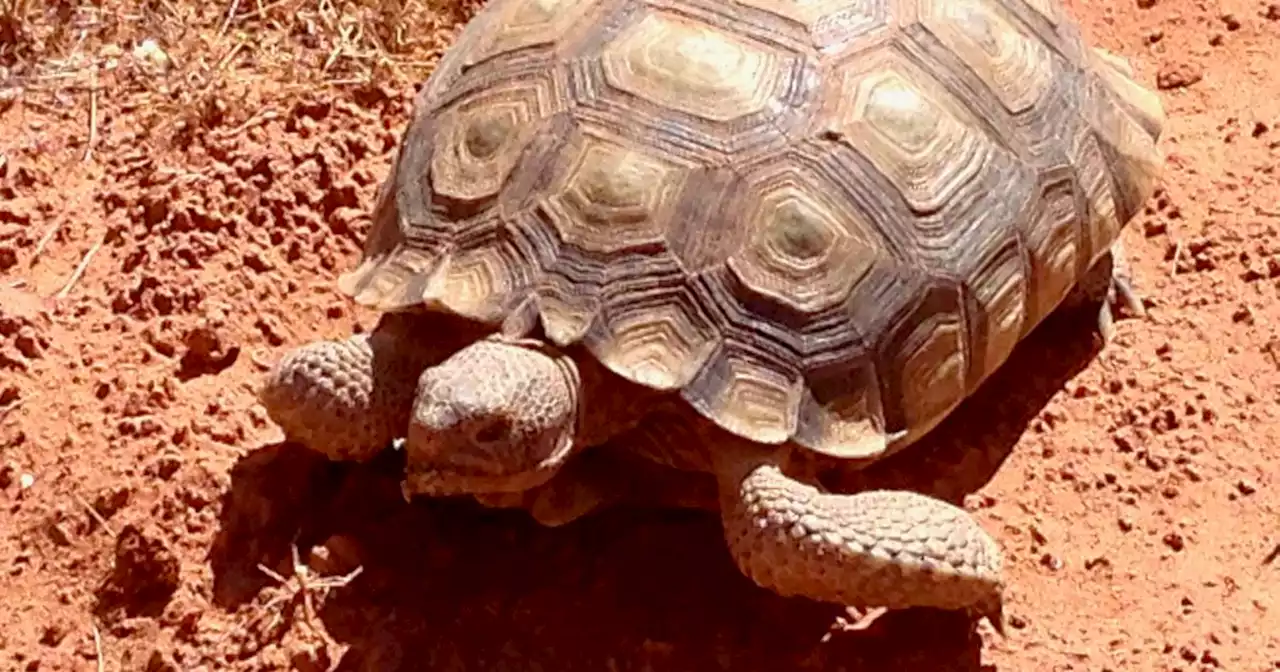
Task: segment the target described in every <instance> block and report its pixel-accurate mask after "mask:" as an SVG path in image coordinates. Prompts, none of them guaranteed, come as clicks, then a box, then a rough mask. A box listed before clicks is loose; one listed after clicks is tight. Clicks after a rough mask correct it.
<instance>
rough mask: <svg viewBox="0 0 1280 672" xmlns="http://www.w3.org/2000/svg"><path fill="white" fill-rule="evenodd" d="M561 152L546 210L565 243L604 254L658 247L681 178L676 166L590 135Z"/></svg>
mask: <svg viewBox="0 0 1280 672" xmlns="http://www.w3.org/2000/svg"><path fill="white" fill-rule="evenodd" d="M562 153H563V155H564V156H565V158H566V161H565V164H566V165H565V166H564V168H563V169H562V170H561V172H560V174H559V176H558V179H557V181H556V183H555V184H553V185H552V187H551V188H550V191H551V192H552V194H551V195H550V196H549V197H547V198H546V199H545V208H546V210H547V213H548V214H549V215H550V217H551V221H552V222H553V223H554V225H555V226H556V228H557V230H558V231H559V233H560V236H561V238H562V239H563V240H564V242H565V243H567V244H569V245H573V246H575V247H577V248H580V249H582V250H587V251H590V252H597V253H602V254H607V253H611V252H618V251H621V250H626V249H631V248H639V247H646V246H648V247H652V246H656V245H661V244H662V240H663V238H664V227H665V224H666V220H667V219H668V214H667V213H668V211H669V210H670V209H671V206H672V204H673V202H674V200H675V198H674V197H675V196H676V195H677V194H678V193H679V190H680V187H681V183H682V180H683V178H684V174H685V171H684V170H682V169H681V167H680V166H678V165H676V164H674V163H672V162H670V161H666V160H663V159H661V158H658V155H657V154H656V153H654V152H648V153H646V152H644V151H642V150H641V149H639V148H636V147H628V146H626V145H623V144H621V143H619V142H615V141H611V140H607V139H604V138H601V137H597V136H591V135H581V136H578V138H577V139H576V141H574V142H571V143H570V144H569V145H568V146H566V147H565V148H564V149H563V150H562Z"/></svg>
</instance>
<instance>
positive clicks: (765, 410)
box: [682, 341, 804, 444]
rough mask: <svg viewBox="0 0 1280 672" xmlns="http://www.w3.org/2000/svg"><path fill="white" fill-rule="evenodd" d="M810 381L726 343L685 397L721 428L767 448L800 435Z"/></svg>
mask: <svg viewBox="0 0 1280 672" xmlns="http://www.w3.org/2000/svg"><path fill="white" fill-rule="evenodd" d="M803 385H804V381H803V380H802V379H801V377H800V376H799V374H797V373H796V372H794V371H787V370H786V367H785V365H783V364H781V363H780V362H772V361H769V359H768V358H766V357H765V356H764V355H763V354H761V353H758V352H755V351H753V350H751V349H748V348H747V347H746V346H745V344H739V343H735V342H733V341H725V342H724V343H721V345H720V347H719V348H717V349H716V351H715V353H714V354H713V355H712V357H711V360H710V361H709V362H708V363H707V364H706V365H705V366H703V367H702V370H701V371H699V372H698V375H697V376H696V377H695V378H694V379H693V380H692V381H691V382H690V383H689V385H687V386H686V387H685V388H684V390H683V391H682V395H683V396H684V398H685V400H686V401H688V402H689V403H690V405H692V406H693V407H694V408H695V409H696V410H697V411H698V412H699V413H701V414H702V415H704V416H706V417H707V418H710V419H711V420H712V421H714V422H715V423H716V424H717V425H719V426H720V427H722V428H724V429H726V430H728V431H730V432H732V433H734V434H737V435H738V436H742V437H745V438H748V439H751V440H754V441H759V442H761V443H774V444H777V443H783V442H785V441H787V440H789V439H790V438H791V437H792V436H794V435H795V430H796V422H797V418H798V415H799V411H800V398H801V394H802V390H803Z"/></svg>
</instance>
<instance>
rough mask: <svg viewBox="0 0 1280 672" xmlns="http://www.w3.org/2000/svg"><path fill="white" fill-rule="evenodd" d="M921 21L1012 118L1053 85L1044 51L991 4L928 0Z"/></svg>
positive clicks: (986, 1) (972, 0) (981, 0)
mask: <svg viewBox="0 0 1280 672" xmlns="http://www.w3.org/2000/svg"><path fill="white" fill-rule="evenodd" d="M921 18H922V19H923V21H924V23H925V25H926V26H927V27H928V28H929V30H930V31H931V32H932V33H933V34H934V35H936V36H937V37H938V39H939V40H940V41H941V42H942V43H943V44H944V45H945V46H946V47H947V48H948V49H950V50H951V51H952V52H954V53H955V54H956V56H958V57H959V58H960V60H961V61H962V62H963V63H964V64H965V65H967V66H969V68H970V69H971V70H973V71H974V73H975V74H976V75H977V76H978V77H979V78H980V79H981V80H982V81H983V83H985V84H986V85H987V86H988V87H989V88H990V89H991V91H992V92H993V93H994V94H995V95H996V97H998V98H999V99H1000V102H1001V104H1003V105H1004V107H1005V109H1007V110H1008V111H1009V112H1010V113H1011V114H1021V113H1023V112H1026V111H1028V110H1030V109H1031V108H1032V107H1033V106H1034V105H1035V104H1036V102H1037V101H1039V100H1040V99H1041V97H1043V96H1044V93H1045V90H1046V89H1048V88H1049V86H1050V84H1051V83H1052V77H1053V74H1054V73H1053V70H1052V64H1053V62H1052V60H1050V55H1049V50H1048V49H1047V48H1046V47H1045V46H1044V43H1043V42H1040V41H1038V40H1035V39H1032V38H1031V37H1030V36H1029V35H1027V34H1026V33H1024V32H1022V30H1021V29H1020V28H1018V27H1017V25H1015V24H1014V23H1013V21H1011V20H1010V19H1008V18H1006V17H1005V16H1004V14H1003V12H1002V11H1001V10H1000V9H998V5H997V4H996V0H927V2H926V3H925V7H924V9H923V11H922V17H921Z"/></svg>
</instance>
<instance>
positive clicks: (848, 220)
mask: <svg viewBox="0 0 1280 672" xmlns="http://www.w3.org/2000/svg"><path fill="white" fill-rule="evenodd" d="M829 188H830V187H828V189H829ZM758 189H759V190H761V191H763V193H762V194H761V196H759V200H758V202H757V205H756V207H754V208H752V209H751V210H750V211H749V214H748V215H747V217H746V219H745V220H744V221H743V223H742V226H745V227H746V228H747V230H748V231H749V232H750V233H749V234H748V236H749V238H748V239H747V242H746V244H745V245H744V246H743V248H742V249H741V250H740V251H739V252H738V253H737V254H734V255H733V256H731V257H729V260H728V267H729V268H730V269H731V271H732V272H733V273H734V274H735V275H737V276H738V278H739V279H740V280H741V281H742V283H743V284H744V285H746V286H747V287H748V288H750V289H751V290H753V291H755V292H757V293H759V294H761V295H764V296H766V297H768V298H770V299H772V300H774V301H777V302H779V303H782V304H784V305H787V306H789V307H790V308H791V309H793V310H795V311H798V312H802V313H814V312H819V311H821V310H824V309H829V308H834V307H836V306H838V305H839V304H840V303H842V302H843V301H844V300H845V298H847V297H848V295H849V292H850V290H851V289H852V288H853V286H854V285H855V284H856V283H857V282H858V280H860V279H861V278H862V276H863V275H864V274H865V273H866V272H867V270H868V269H869V268H870V267H871V265H872V263H874V261H875V258H876V256H877V255H879V254H882V252H881V251H880V250H879V249H878V248H879V244H878V240H877V239H876V238H875V237H874V233H871V232H872V231H874V229H871V228H870V227H869V226H867V225H866V224H863V223H861V222H860V221H859V217H858V216H857V215H856V214H854V213H852V212H850V211H849V209H848V208H847V207H844V206H842V205H840V204H839V199H836V198H831V197H830V196H828V195H825V194H823V193H822V192H821V191H819V189H818V188H816V187H815V185H814V183H813V181H811V180H806V179H803V178H801V177H800V176H799V175H798V174H796V173H794V172H791V173H790V174H784V175H782V176H781V179H775V180H773V181H772V184H769V183H766V184H761V185H759V186H758Z"/></svg>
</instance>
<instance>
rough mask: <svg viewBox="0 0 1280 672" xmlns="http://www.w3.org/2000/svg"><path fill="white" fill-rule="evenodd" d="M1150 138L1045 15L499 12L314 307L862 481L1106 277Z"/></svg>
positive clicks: (893, 0) (1143, 194)
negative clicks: (565, 350) (665, 404)
mask: <svg viewBox="0 0 1280 672" xmlns="http://www.w3.org/2000/svg"><path fill="white" fill-rule="evenodd" d="M1162 124H1163V111H1162V109H1161V107H1160V103H1159V101H1158V99H1157V98H1156V97H1155V96H1154V94H1151V93H1150V92H1148V91H1147V90H1145V89H1143V88H1141V87H1139V85H1137V84H1136V83H1134V82H1133V81H1132V80H1131V78H1130V74H1129V73H1128V72H1127V68H1126V67H1125V66H1124V65H1123V63H1122V62H1120V61H1118V60H1117V59H1114V58H1112V57H1108V56H1107V55H1105V54H1103V53H1100V52H1096V51H1095V50H1093V49H1090V48H1089V47H1087V46H1086V45H1085V44H1084V42H1083V41H1082V38H1081V35H1080V32H1079V29H1078V27H1077V26H1076V25H1075V24H1074V23H1073V22H1072V21H1071V20H1070V19H1068V18H1067V17H1066V16H1064V14H1063V12H1062V10H1061V8H1060V7H1059V6H1058V5H1057V4H1056V3H1055V1H1054V0H494V1H493V2H491V3H490V4H489V5H488V6H486V7H485V8H484V9H483V10H481V12H480V13H479V14H478V15H477V16H476V17H475V18H474V19H473V20H472V21H471V22H470V23H469V24H468V25H467V26H466V27H465V28H464V29H463V30H462V32H461V34H460V36H459V37H458V40H457V43H456V44H455V45H454V46H453V47H452V48H451V49H450V50H449V51H448V52H447V53H446V54H445V56H444V57H443V58H442V59H441V61H440V63H439V64H438V66H437V68H436V70H435V72H434V73H433V74H432V76H431V77H430V78H429V79H428V81H427V83H426V85H425V87H424V88H423V90H422V91H421V92H420V93H419V95H418V97H417V99H416V102H415V113H414V117H413V119H412V120H411V123H410V125H409V127H408V129H407V130H406V132H405V136H404V138H403V144H402V146H401V149H400V153H399V155H398V157H397V158H396V163H395V166H394V168H393V173H392V175H391V177H390V179H389V180H388V182H387V184H386V185H385V186H384V191H383V193H382V195H381V196H380V200H379V206H378V208H377V211H376V212H375V217H374V219H375V221H374V224H373V227H372V229H371V231H370V234H369V237H368V240H367V241H366V249H365V254H364V258H363V260H362V263H361V264H360V266H359V267H358V268H357V269H355V270H354V271H352V272H350V273H348V274H346V275H344V276H343V277H342V279H341V281H340V287H341V289H342V290H343V291H344V292H346V293H347V294H349V295H351V296H352V297H354V299H355V300H356V301H357V302H358V303H360V304H363V305H366V306H373V307H376V308H379V309H382V310H401V309H407V308H411V307H415V306H425V307H427V308H428V309H432V310H444V311H449V312H452V313H456V314H459V315H463V316H466V317H468V318H473V319H475V320H479V321H482V322H485V323H492V324H495V325H497V324H500V323H503V322H504V321H506V322H507V324H508V325H512V324H515V325H525V326H527V327H532V326H535V325H537V324H539V322H540V324H541V327H542V330H543V332H544V334H545V337H546V338H547V339H549V340H550V341H552V342H554V343H555V344H558V345H560V346H566V347H567V346H571V345H574V344H577V345H581V346H582V347H584V348H586V350H587V351H589V352H590V353H591V354H592V355H593V356H594V357H596V358H598V359H599V361H600V362H602V363H603V364H604V365H605V366H606V367H607V368H608V369H610V370H612V371H613V372H615V373H617V374H618V375H620V376H622V377H623V378H626V379H628V380H631V381H634V382H637V383H641V384H643V385H647V386H651V387H653V388H657V389H662V390H669V391H672V392H676V393H678V394H679V395H681V396H682V397H683V398H684V399H685V400H686V401H687V402H688V403H689V404H690V405H692V407H693V408H695V409H696V410H697V411H698V412H699V413H700V414H701V415H703V416H705V417H706V418H708V419H710V420H712V421H713V422H714V423H716V424H718V425H719V426H721V427H723V428H724V429H726V430H729V431H731V432H733V433H735V434H738V435H740V436H743V437H747V438H750V439H753V440H756V441H760V442H764V443H775V444H776V443H782V442H786V441H794V442H796V443H798V444H800V445H803V446H806V447H808V448H810V449H812V450H815V451H818V452H820V453H823V454H826V455H831V456H836V457H844V458H855V459H866V458H873V457H876V456H879V455H882V454H883V453H884V452H885V451H886V450H887V449H889V448H892V447H894V446H897V445H901V444H905V443H908V442H910V441H911V440H913V439H914V438H916V437H918V436H920V435H921V434H923V433H924V432H925V431H927V430H928V429H930V428H931V427H933V426H934V425H935V424H936V423H937V422H938V421H940V420H941V419H942V418H943V417H944V416H945V415H946V414H947V413H948V412H949V411H950V410H951V409H952V408H954V407H955V406H956V405H957V404H958V403H959V402H960V401H961V400H962V399H963V398H964V397H965V396H966V395H967V394H969V393H970V392H971V391H972V390H973V389H974V388H975V387H976V386H977V385H978V384H979V383H980V382H981V381H983V380H984V379H985V378H986V377H987V376H988V374H990V373H991V372H992V371H993V370H994V369H995V368H996V367H997V366H998V365H1000V364H1001V363H1002V362H1003V361H1004V360H1005V359H1006V358H1007V356H1008V355H1009V354H1010V351H1011V350H1012V349H1013V347H1014V346H1015V344H1016V343H1017V342H1018V341H1019V339H1021V338H1022V337H1023V336H1025V335H1026V334H1027V333H1028V331H1030V330H1031V329H1032V328H1033V327H1034V326H1035V325H1036V324H1037V323H1038V322H1040V321H1041V319H1042V318H1044V317H1045V316H1046V315H1047V314H1048V313H1049V312H1051V311H1052V310H1053V309H1054V308H1055V307H1056V306H1057V305H1058V303H1059V302H1060V301H1061V300H1062V299H1063V298H1064V296H1065V295H1066V293H1067V292H1068V291H1069V290H1070V289H1071V287H1072V286H1073V285H1074V284H1075V282H1076V281H1077V279H1079V278H1081V277H1082V274H1083V273H1084V272H1085V271H1086V270H1087V269H1089V268H1090V267H1091V265H1092V264H1093V263H1094V262H1095V261H1096V260H1097V259H1099V258H1101V256H1102V255H1103V254H1105V253H1106V252H1107V250H1108V248H1109V247H1110V246H1111V245H1112V243H1113V242H1114V241H1115V240H1116V239H1117V236H1118V235H1119V233H1120V231H1121V229H1122V228H1123V227H1124V226H1125V224H1126V223H1127V222H1128V220H1129V219H1130V218H1131V217H1132V216H1133V215H1134V214H1135V212H1136V211H1137V210H1138V209H1139V208H1140V207H1141V205H1142V204H1143V201H1145V200H1146V199H1147V198H1148V197H1149V196H1150V194H1151V192H1152V190H1153V188H1154V182H1155V180H1156V179H1157V178H1158V174H1159V170H1160V168H1161V163H1162V158H1161V155H1160V153H1159V150H1158V149H1157V147H1156V141H1157V139H1158V137H1159V135H1160V132H1161V127H1162ZM521 328H523V327H521Z"/></svg>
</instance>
